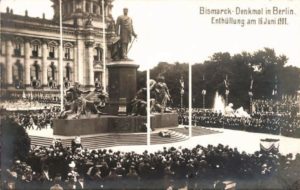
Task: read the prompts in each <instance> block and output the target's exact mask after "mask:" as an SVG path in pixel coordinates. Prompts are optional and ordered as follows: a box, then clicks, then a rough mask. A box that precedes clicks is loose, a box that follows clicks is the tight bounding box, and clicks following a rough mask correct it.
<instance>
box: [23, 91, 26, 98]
mask: <svg viewBox="0 0 300 190" xmlns="http://www.w3.org/2000/svg"><path fill="white" fill-rule="evenodd" d="M22 98H23V99H26V94H25V91H24V90H23V93H22Z"/></svg>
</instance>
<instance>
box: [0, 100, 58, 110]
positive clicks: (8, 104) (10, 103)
mask: <svg viewBox="0 0 300 190" xmlns="http://www.w3.org/2000/svg"><path fill="white" fill-rule="evenodd" d="M53 106H58V104H57V103H56V102H52V103H51V102H48V101H47V102H41V101H34V100H20V99H9V100H4V99H0V110H9V111H17V110H40V109H44V108H45V107H53Z"/></svg>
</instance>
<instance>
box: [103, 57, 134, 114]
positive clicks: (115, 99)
mask: <svg viewBox="0 0 300 190" xmlns="http://www.w3.org/2000/svg"><path fill="white" fill-rule="evenodd" d="M138 67H139V66H138V65H137V64H135V63H134V62H133V61H116V62H112V63H110V64H107V68H108V87H109V88H108V93H109V103H108V104H109V105H108V107H109V110H108V112H109V113H110V114H112V115H117V114H119V113H120V112H126V113H129V112H130V102H131V100H132V99H133V98H134V97H135V95H136V92H137V82H136V80H137V68H138ZM125 108H126V109H125Z"/></svg>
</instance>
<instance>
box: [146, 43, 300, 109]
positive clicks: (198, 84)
mask: <svg viewBox="0 0 300 190" xmlns="http://www.w3.org/2000/svg"><path fill="white" fill-rule="evenodd" d="M287 61H288V58H287V57H286V56H285V55H277V54H276V52H275V51H274V49H271V48H264V49H263V50H258V51H255V52H253V53H248V52H241V53H239V54H235V55H230V53H228V52H225V53H223V52H218V53H215V54H213V55H212V56H211V57H210V58H209V60H206V61H204V62H203V63H197V64H194V65H193V66H192V87H193V89H192V92H193V107H202V90H203V89H205V90H206V92H207V93H206V96H205V101H206V107H212V106H213V99H214V95H215V93H216V92H217V91H218V92H219V93H220V94H221V95H222V96H225V88H226V87H225V83H224V80H225V78H226V76H227V78H228V83H229V92H230V93H229V96H228V98H229V102H232V103H233V104H234V106H235V107H240V106H243V107H246V108H248V107H249V94H248V93H249V91H250V84H251V79H253V90H252V92H253V98H254V99H270V98H280V97H281V96H282V95H290V96H295V95H296V92H297V90H298V89H299V87H300V79H299V76H300V68H297V67H293V66H286V64H287ZM159 75H163V76H164V77H165V79H166V83H167V85H168V87H169V89H170V94H171V96H172V100H173V106H179V105H180V83H179V81H180V78H181V77H183V79H184V83H185V94H184V105H185V106H187V103H188V64H187V63H178V62H177V63H175V64H170V63H166V62H161V63H159V64H158V65H157V66H156V67H155V68H153V69H152V70H151V71H150V77H151V78H152V79H156V78H157V77H158V76H159ZM274 90H277V92H278V93H277V94H275V95H274Z"/></svg>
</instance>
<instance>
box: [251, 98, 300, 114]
mask: <svg viewBox="0 0 300 190" xmlns="http://www.w3.org/2000/svg"><path fill="white" fill-rule="evenodd" d="M299 103H300V102H299V101H297V99H296V97H293V98H292V97H290V98H283V99H280V100H275V99H265V100H261V99H257V100H253V102H252V104H253V109H254V110H253V112H256V113H266V112H271V113H280V114H285V113H291V112H297V111H299V110H298V106H299Z"/></svg>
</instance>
